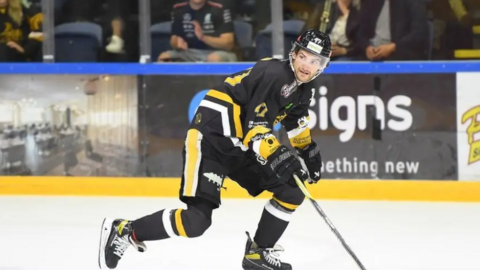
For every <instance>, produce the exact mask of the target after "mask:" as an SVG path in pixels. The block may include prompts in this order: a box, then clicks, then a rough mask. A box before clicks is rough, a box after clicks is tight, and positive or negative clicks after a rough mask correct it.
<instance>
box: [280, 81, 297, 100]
mask: <svg viewBox="0 0 480 270" xmlns="http://www.w3.org/2000/svg"><path fill="white" fill-rule="evenodd" d="M296 90H297V82H296V81H294V82H293V83H291V84H289V85H288V84H285V85H284V86H283V87H282V90H281V91H280V95H282V97H284V98H288V97H289V96H290V95H291V94H292V93H293V92H295V91H296Z"/></svg>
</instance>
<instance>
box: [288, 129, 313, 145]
mask: <svg viewBox="0 0 480 270" xmlns="http://www.w3.org/2000/svg"><path fill="white" fill-rule="evenodd" d="M289 139H290V144H291V145H292V146H293V147H296V148H300V149H303V148H304V147H306V146H307V145H309V144H311V143H312V137H311V136H310V129H309V128H308V127H307V128H305V129H304V130H303V131H302V132H300V133H299V134H297V135H296V136H294V137H292V138H289Z"/></svg>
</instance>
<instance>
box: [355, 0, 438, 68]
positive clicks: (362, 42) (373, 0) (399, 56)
mask: <svg viewBox="0 0 480 270" xmlns="http://www.w3.org/2000/svg"><path fill="white" fill-rule="evenodd" d="M385 1H386V0H362V6H361V9H360V22H361V23H360V31H359V33H358V42H359V46H360V48H361V50H362V51H363V55H364V57H365V58H366V56H365V50H366V48H367V47H368V46H369V45H370V39H372V38H373V37H374V36H375V28H376V24H377V19H378V17H379V15H380V12H381V10H382V7H383V5H384V3H385ZM390 34H391V39H392V42H393V43H395V44H396V51H395V53H394V54H393V55H391V56H390V58H389V59H388V60H425V59H427V50H428V39H429V31H428V16H427V12H426V9H425V2H424V1H420V0H390Z"/></svg>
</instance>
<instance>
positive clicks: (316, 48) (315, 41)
mask: <svg viewBox="0 0 480 270" xmlns="http://www.w3.org/2000/svg"><path fill="white" fill-rule="evenodd" d="M296 46H298V47H300V48H302V49H304V50H307V51H309V52H310V53H313V54H315V55H318V56H322V57H327V58H330V55H331V54H332V42H331V41H330V36H329V35H327V34H326V33H323V32H321V31H319V30H317V29H310V30H307V31H306V32H305V33H303V34H301V35H300V36H299V37H298V38H297V40H296V41H295V42H294V47H296Z"/></svg>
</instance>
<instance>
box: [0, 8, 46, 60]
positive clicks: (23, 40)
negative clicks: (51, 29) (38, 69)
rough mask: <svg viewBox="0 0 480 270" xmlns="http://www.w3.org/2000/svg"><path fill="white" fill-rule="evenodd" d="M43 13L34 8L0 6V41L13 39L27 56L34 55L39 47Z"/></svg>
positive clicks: (41, 37) (5, 41) (41, 39)
mask: <svg viewBox="0 0 480 270" xmlns="http://www.w3.org/2000/svg"><path fill="white" fill-rule="evenodd" d="M42 23H43V14H42V13H41V12H39V10H37V9H36V8H33V7H27V6H25V5H22V6H21V8H19V9H18V11H16V10H12V9H11V8H9V7H7V8H0V43H7V42H10V41H14V42H16V43H18V44H19V45H21V46H22V47H23V48H24V50H25V56H26V57H27V58H32V57H35V56H36V54H37V53H38V51H39V50H40V49H41V45H42V41H43V36H42V35H41V34H40V33H41V32H42Z"/></svg>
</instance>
